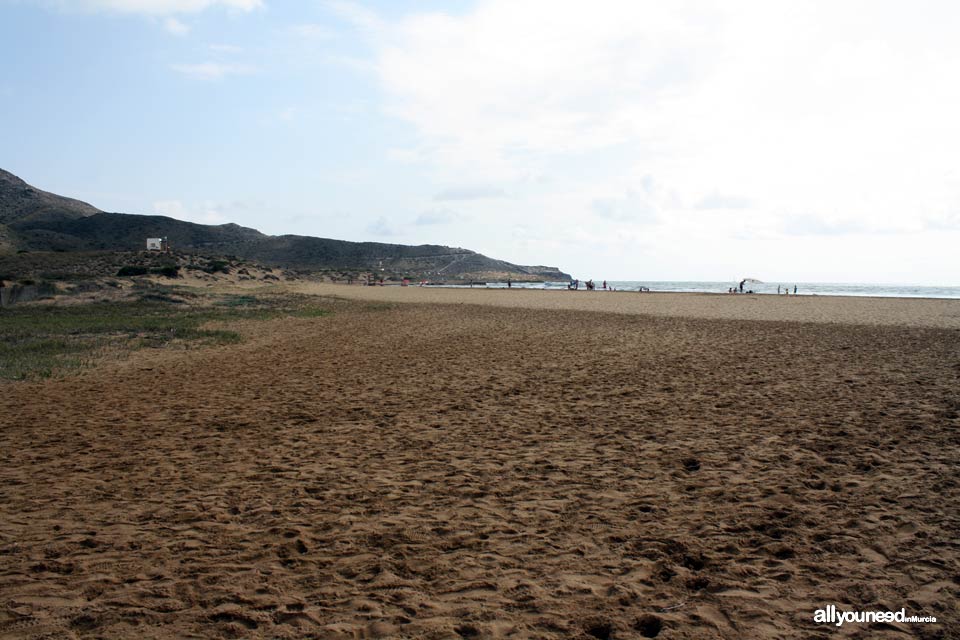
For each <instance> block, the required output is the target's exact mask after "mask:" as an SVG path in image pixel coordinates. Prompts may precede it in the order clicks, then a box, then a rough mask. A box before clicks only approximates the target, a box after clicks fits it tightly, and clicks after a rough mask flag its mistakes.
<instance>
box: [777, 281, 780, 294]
mask: <svg viewBox="0 0 960 640" xmlns="http://www.w3.org/2000/svg"><path fill="white" fill-rule="evenodd" d="M777 295H780V285H779V284H778V285H777Z"/></svg>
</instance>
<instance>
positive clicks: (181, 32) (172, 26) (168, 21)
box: [163, 18, 190, 36]
mask: <svg viewBox="0 0 960 640" xmlns="http://www.w3.org/2000/svg"><path fill="white" fill-rule="evenodd" d="M163 28H164V29H166V30H167V32H169V33H171V34H173V35H175V36H185V35H187V34H188V33H190V27H189V26H187V25H185V24H184V23H182V22H180V21H179V20H177V19H176V18H164V19H163Z"/></svg>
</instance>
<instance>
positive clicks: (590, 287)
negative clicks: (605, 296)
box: [567, 279, 614, 291]
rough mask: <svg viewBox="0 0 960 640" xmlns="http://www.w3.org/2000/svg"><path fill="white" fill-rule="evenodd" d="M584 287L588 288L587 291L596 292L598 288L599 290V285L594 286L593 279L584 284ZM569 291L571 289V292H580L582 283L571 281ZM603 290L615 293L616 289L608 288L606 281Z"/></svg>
mask: <svg viewBox="0 0 960 640" xmlns="http://www.w3.org/2000/svg"><path fill="white" fill-rule="evenodd" d="M583 286H584V287H586V289H587V291H595V290H596V288H597V285H596V284H594V282H593V280H592V279H591V280H587V281H586V282H584V283H583ZM567 289H569V290H570V291H579V290H580V281H579V280H571V281H570V283H569V284H568V285H567ZM603 290H604V291H614V288H613V287H612V286H610V287H608V286H607V281H606V280H604V281H603Z"/></svg>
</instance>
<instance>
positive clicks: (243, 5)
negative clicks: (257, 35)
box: [54, 0, 263, 16]
mask: <svg viewBox="0 0 960 640" xmlns="http://www.w3.org/2000/svg"><path fill="white" fill-rule="evenodd" d="M54 4H55V5H56V6H58V7H61V8H64V9H78V8H79V9H83V10H88V11H111V12H116V13H139V14H144V15H152V16H164V15H171V14H178V13H198V12H200V11H204V10H206V9H209V8H212V7H222V8H225V9H230V10H234V11H252V10H254V9H258V8H260V7H262V6H263V1H262V0H77V1H74V2H67V0H59V1H56V2H54Z"/></svg>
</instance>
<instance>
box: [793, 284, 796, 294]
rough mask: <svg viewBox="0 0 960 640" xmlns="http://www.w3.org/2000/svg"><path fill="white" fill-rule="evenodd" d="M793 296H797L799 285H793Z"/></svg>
mask: <svg viewBox="0 0 960 640" xmlns="http://www.w3.org/2000/svg"><path fill="white" fill-rule="evenodd" d="M793 295H797V285H793Z"/></svg>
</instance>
